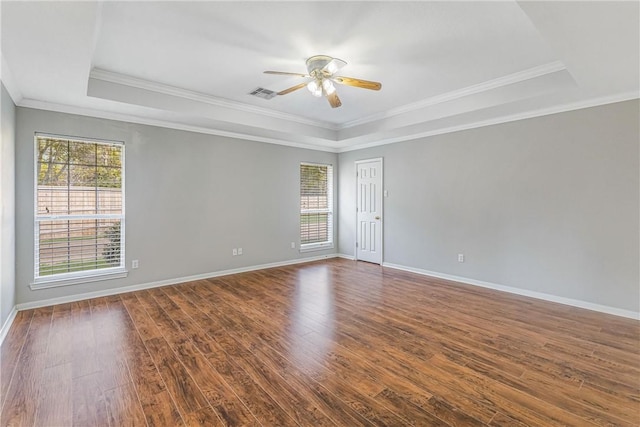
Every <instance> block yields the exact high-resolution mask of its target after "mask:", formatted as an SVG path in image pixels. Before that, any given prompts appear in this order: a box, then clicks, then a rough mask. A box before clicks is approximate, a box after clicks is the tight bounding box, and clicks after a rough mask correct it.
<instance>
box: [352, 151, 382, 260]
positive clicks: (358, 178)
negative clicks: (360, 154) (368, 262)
mask: <svg viewBox="0 0 640 427" xmlns="http://www.w3.org/2000/svg"><path fill="white" fill-rule="evenodd" d="M370 162H380V189H379V194H380V220H379V224H380V251H379V253H380V263H379V264H380V265H382V263H383V261H384V199H385V197H384V160H383V158H382V157H376V158H372V159H364V160H357V161H356V162H355V169H356V209H355V210H356V216H355V223H356V228H355V230H356V238H355V243H354V248H353V249H354V252H353V253H354V259H355V260H358V241H359V240H360V239H359V233H360V231H359V224H358V219H359V218H358V213H359V212H358V191H359V190H358V186H359V180H360V177H359V176H358V174H357V173H358V166H359V165H360V164H362V163H370Z"/></svg>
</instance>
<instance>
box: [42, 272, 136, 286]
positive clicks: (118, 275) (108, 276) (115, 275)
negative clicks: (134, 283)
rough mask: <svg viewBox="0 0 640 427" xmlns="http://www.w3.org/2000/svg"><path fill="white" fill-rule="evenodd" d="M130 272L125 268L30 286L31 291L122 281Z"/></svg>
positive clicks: (43, 281) (44, 280) (46, 279)
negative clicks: (106, 281) (103, 281)
mask: <svg viewBox="0 0 640 427" xmlns="http://www.w3.org/2000/svg"><path fill="white" fill-rule="evenodd" d="M128 274H129V272H128V271H127V270H125V269H124V268H114V269H110V270H109V271H108V272H107V271H105V272H101V273H94V274H85V275H80V276H75V277H69V276H67V277H60V278H57V279H48V278H42V277H41V278H39V279H36V280H35V281H34V282H33V283H31V284H29V288H31V290H34V291H35V290H38V289H48V288H57V287H60V286H70V285H79V284H81V283H89V282H98V281H101V280H112V279H122V278H124V277H127V275H128Z"/></svg>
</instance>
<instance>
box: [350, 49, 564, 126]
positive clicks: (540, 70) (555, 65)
mask: <svg viewBox="0 0 640 427" xmlns="http://www.w3.org/2000/svg"><path fill="white" fill-rule="evenodd" d="M563 70H566V67H565V65H564V64H563V63H562V62H560V61H555V62H550V63H548V64H543V65H540V66H537V67H533V68H529V69H527V70H524V71H519V72H517V73H513V74H508V75H506V76H502V77H499V78H497V79H493V80H488V81H486V82H482V83H479V84H476V85H472V86H467V87H465V88H462V89H458V90H454V91H451V92H447V93H443V94H441V95H437V96H433V97H431V98H427V99H423V100H421V101H418V102H414V103H411V104H406V105H403V106H401V107H398V108H393V109H391V110H387V111H385V112H382V113H376V114H372V115H370V116H367V117H363V118H360V119H356V120H352V121H350V122H346V123H343V124H342V125H340V126H339V130H342V129H348V128H352V127H355V126H360V125H363V124H367V123H371V122H375V121H379V120H383V119H387V118H389V117H394V116H398V115H401V114H406V113H410V112H412V111H416V110H420V109H422V108H426V107H430V106H433V105H437V104H441V103H443V102H447V101H452V100H454V99H459V98H463V97H465V96H469V95H474V94H476V93H481V92H486V91H489V90H493V89H497V88H500V87H503V86H508V85H510V84H514V83H520V82H523V81H526V80H531V79H535V78H537V77H542V76H545V75H547V74H552V73H557V72H559V71H563Z"/></svg>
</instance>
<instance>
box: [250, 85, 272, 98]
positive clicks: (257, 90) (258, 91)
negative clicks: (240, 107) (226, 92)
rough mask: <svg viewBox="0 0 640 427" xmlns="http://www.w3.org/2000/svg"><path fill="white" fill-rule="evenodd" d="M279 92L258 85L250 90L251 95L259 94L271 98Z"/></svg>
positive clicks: (261, 96)
mask: <svg viewBox="0 0 640 427" xmlns="http://www.w3.org/2000/svg"><path fill="white" fill-rule="evenodd" d="M277 94H278V93H277V92H274V91H272V90H269V89H265V88H263V87H258V88H255V89H254V90H252V91H251V92H249V95H253V96H257V97H258V98H262V99H271V98H273V97H274V96H276V95H277Z"/></svg>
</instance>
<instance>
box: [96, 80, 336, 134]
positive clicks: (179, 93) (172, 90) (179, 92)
mask: <svg viewBox="0 0 640 427" xmlns="http://www.w3.org/2000/svg"><path fill="white" fill-rule="evenodd" d="M89 78H90V79H95V80H102V81H105V82H109V83H115V84H120V85H124V86H130V87H135V88H138V89H144V90H148V91H151V92H158V93H162V94H165V95H170V96H176V97H179V98H185V99H190V100H192V101H197V102H202V103H205V104H210V105H215V106H217V107H222V108H230V109H233V110H238V111H242V112H245V113H253V114H260V115H263V116H267V117H272V118H276V119H282V120H287V121H290V122H295V123H300V124H303V125H309V126H315V127H320V128H325V129H329V130H334V131H335V130H338V126H336V125H334V124H333V123H329V122H324V121H320V120H312V119H308V118H305V117H300V116H297V115H295V114H287V113H282V112H279V111H273V110H270V109H268V108H262V107H257V106H255V105H249V104H243V103H241V102H236V101H231V100H228V99H223V98H218V97H215V96H211V95H207V94H204V93H201V92H195V91H191V90H188V89H182V88H179V87H175V86H170V85H165V84H163V83H158V82H154V81H151V80H144V79H139V78H137V77H132V76H128V75H125V74H120V73H114V72H112V71H106V70H102V69H99V68H94V69H93V70H91V73H90V74H89Z"/></svg>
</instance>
